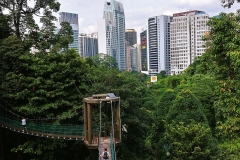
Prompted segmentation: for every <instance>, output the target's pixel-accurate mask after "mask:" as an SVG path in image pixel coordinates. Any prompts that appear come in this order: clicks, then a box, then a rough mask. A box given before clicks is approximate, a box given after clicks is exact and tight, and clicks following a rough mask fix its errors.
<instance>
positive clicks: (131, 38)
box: [125, 29, 137, 46]
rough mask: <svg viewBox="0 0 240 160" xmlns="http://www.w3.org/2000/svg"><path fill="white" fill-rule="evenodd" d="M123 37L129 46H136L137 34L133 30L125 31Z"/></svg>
mask: <svg viewBox="0 0 240 160" xmlns="http://www.w3.org/2000/svg"><path fill="white" fill-rule="evenodd" d="M125 37H126V41H128V42H129V45H130V46H132V45H134V44H137V32H136V31H135V30H134V29H126V30H125Z"/></svg>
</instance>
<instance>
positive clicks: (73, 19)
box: [56, 12, 79, 53]
mask: <svg viewBox="0 0 240 160" xmlns="http://www.w3.org/2000/svg"><path fill="white" fill-rule="evenodd" d="M59 15H60V16H59V21H58V22H59V24H57V26H58V29H56V32H58V31H59V28H60V24H61V23H62V22H68V23H69V24H70V25H71V26H72V30H73V39H74V40H73V43H71V44H69V48H73V49H75V50H76V52H77V53H79V48H78V47H79V45H78V33H79V32H78V31H79V28H78V14H75V13H67V12H60V13H59Z"/></svg>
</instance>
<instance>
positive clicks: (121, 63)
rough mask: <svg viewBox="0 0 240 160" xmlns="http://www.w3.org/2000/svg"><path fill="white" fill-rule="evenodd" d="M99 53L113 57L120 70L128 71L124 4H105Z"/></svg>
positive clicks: (99, 38)
mask: <svg viewBox="0 0 240 160" xmlns="http://www.w3.org/2000/svg"><path fill="white" fill-rule="evenodd" d="M98 46H99V53H104V54H108V55H110V56H112V57H113V58H114V59H115V60H116V61H117V63H118V67H119V70H126V69H127V66H126V42H125V15H124V9H123V5H122V3H120V2H118V1H115V0H111V1H109V2H105V3H104V12H103V20H99V21H98Z"/></svg>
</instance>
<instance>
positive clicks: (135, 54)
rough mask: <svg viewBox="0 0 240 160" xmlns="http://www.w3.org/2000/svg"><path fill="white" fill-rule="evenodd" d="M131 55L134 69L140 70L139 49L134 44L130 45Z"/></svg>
mask: <svg viewBox="0 0 240 160" xmlns="http://www.w3.org/2000/svg"><path fill="white" fill-rule="evenodd" d="M130 56H131V68H132V71H138V49H137V47H136V46H134V45H133V46H131V47H130Z"/></svg>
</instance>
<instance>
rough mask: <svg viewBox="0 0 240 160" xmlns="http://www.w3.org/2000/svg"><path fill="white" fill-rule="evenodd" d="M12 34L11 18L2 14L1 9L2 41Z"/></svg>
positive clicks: (0, 26)
mask: <svg viewBox="0 0 240 160" xmlns="http://www.w3.org/2000/svg"><path fill="white" fill-rule="evenodd" d="M10 34H11V28H10V18H9V17H8V16H6V15H4V14H3V13H2V10H1V8H0V41H1V39H4V38H7V37H8V36H9V35H10Z"/></svg>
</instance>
